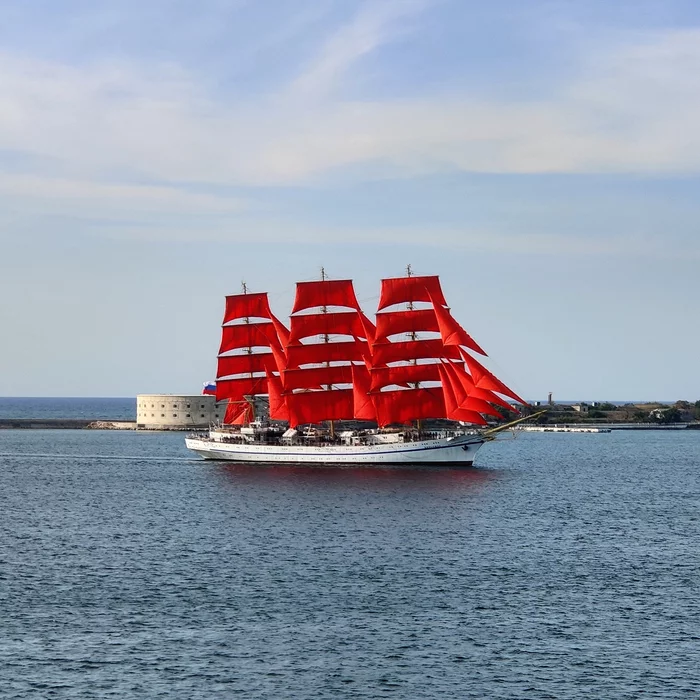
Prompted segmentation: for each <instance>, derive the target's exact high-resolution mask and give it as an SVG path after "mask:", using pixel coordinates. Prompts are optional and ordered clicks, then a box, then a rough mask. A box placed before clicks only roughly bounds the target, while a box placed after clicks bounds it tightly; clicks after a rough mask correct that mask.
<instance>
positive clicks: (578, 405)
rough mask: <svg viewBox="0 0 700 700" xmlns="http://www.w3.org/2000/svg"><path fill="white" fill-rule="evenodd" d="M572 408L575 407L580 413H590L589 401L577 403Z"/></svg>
mask: <svg viewBox="0 0 700 700" xmlns="http://www.w3.org/2000/svg"><path fill="white" fill-rule="evenodd" d="M571 408H573V409H574V411H577V412H578V413H588V404H587V403H575V404H574V405H573V406H572V407H571Z"/></svg>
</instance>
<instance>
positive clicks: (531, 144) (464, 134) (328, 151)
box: [0, 3, 700, 185]
mask: <svg viewBox="0 0 700 700" xmlns="http://www.w3.org/2000/svg"><path fill="white" fill-rule="evenodd" d="M382 7H383V8H384V11H383V12H378V11H373V12H371V13H369V12H368V13H367V14H365V15H362V17H361V18H360V19H356V20H355V21H354V22H353V23H352V24H351V25H350V27H349V28H347V29H346V30H343V31H340V32H338V33H336V35H335V37H334V38H333V39H332V40H330V41H329V44H328V45H327V46H326V47H325V48H324V49H323V50H322V51H321V55H320V57H319V59H318V60H317V61H316V62H315V63H314V64H313V65H312V66H310V67H309V68H308V70H306V71H305V72H303V73H302V74H301V75H300V76H299V77H298V79H296V80H295V81H294V82H293V83H292V84H291V86H281V89H280V91H279V92H278V93H277V94H276V95H273V96H269V97H264V98H258V99H255V100H251V101H238V102H237V103H236V104H229V103H228V102H227V101H226V100H225V99H216V98H215V96H213V95H211V94H205V93H204V92H203V91H202V89H201V88H200V87H199V85H198V83H197V80H196V79H195V78H194V76H192V75H189V74H187V73H185V72H184V71H182V70H181V69H179V68H177V67H175V66H172V65H159V66H150V67H149V68H148V69H143V68H142V67H140V66H128V65H118V66H117V65H113V64H112V65H93V66H90V67H81V68H77V67H69V66H60V65H55V64H47V63H45V62H41V61H32V60H27V59H20V58H18V57H16V56H11V55H7V54H5V55H2V56H0V68H1V71H0V95H1V97H0V148H4V149H13V150H19V151H24V152H27V153H30V154H34V155H37V156H41V157H46V158H49V159H52V160H53V161H54V162H59V163H61V164H62V166H63V168H64V169H65V171H66V172H72V173H74V174H82V175H83V176H94V175H100V176H103V175H105V174H110V175H111V176H114V175H115V174H116V175H120V176H121V177H124V178H127V177H130V176H138V177H141V178H144V177H146V178H152V179H155V180H158V181H164V182H167V181H171V182H203V183H223V184H228V185H235V184H253V185H265V184H280V183H281V184H284V183H290V184H294V183H300V182H304V181H308V180H309V179H310V178H314V177H317V176H320V175H322V174H324V173H328V172H334V171H337V170H338V169H339V168H344V167H347V166H353V167H355V168H357V166H358V165H362V166H363V167H364V168H365V172H364V175H365V176H373V175H376V174H377V173H380V174H383V175H386V174H392V175H393V174H397V175H398V174H405V173H409V174H418V173H426V172H439V171H444V170H451V169H458V170H462V171H471V172H504V173H507V172H511V173H541V172H561V173H572V172H638V173H659V172H667V173H674V172H676V173H683V172H685V173H688V172H698V171H700V130H698V128H697V126H696V125H697V124H698V123H700V30H687V31H667V32H659V33H656V34H649V35H646V36H638V35H635V36H633V37H627V38H626V39H625V41H622V40H621V42H620V44H619V45H616V46H609V47H607V48H606V49H605V50H600V51H599V52H598V53H596V54H595V55H593V56H591V55H588V56H583V57H582V59H581V73H580V75H578V76H576V77H574V78H572V79H571V80H570V82H569V83H568V84H565V85H562V86H561V87H560V89H559V91H558V92H557V93H556V94H552V95H550V96H549V97H548V98H546V99H540V100H537V101H524V100H512V101H505V100H501V101H494V100H485V99H479V98H478V97H476V96H468V95H455V94H453V95H448V96H444V97H443V98H441V99H431V100H416V99H413V100H410V101H409V100H407V101H402V100H389V99H387V100H382V101H377V100H374V101H360V100H353V101H347V100H345V101H344V100H342V99H339V98H337V97H334V96H333V95H332V90H331V88H332V86H333V84H335V83H337V82H339V81H341V80H342V75H343V72H344V71H345V70H347V69H348V68H349V67H350V66H351V65H353V62H354V61H356V60H357V59H358V58H359V57H360V56H362V55H363V54H364V53H365V52H366V51H369V50H371V49H372V48H375V47H377V46H379V45H380V44H381V43H382V41H384V40H386V38H387V36H388V35H389V34H388V32H389V30H388V27H390V26H391V23H392V21H393V20H396V19H397V18H398V17H402V16H404V14H401V13H399V12H398V10H397V9H396V8H397V7H398V5H396V4H395V3H392V4H390V5H387V6H382ZM401 7H403V6H401ZM411 7H412V8H413V10H414V11H416V7H417V6H416V5H411ZM386 8H392V10H391V11H389V10H388V9H386ZM300 92H308V93H313V94H314V96H315V98H314V100H313V101H311V102H310V104H304V102H303V100H299V93H300ZM354 172H355V174H356V175H357V174H358V173H359V176H360V177H362V173H361V171H357V170H355V171H354Z"/></svg>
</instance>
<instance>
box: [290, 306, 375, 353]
mask: <svg viewBox="0 0 700 700" xmlns="http://www.w3.org/2000/svg"><path fill="white" fill-rule="evenodd" d="M314 335H323V336H327V335H351V336H354V337H355V338H364V337H365V327H364V325H363V323H362V320H361V318H360V315H359V314H358V313H357V312H356V311H344V312H339V313H321V314H306V315H304V316H292V318H291V325H290V333H289V344H290V345H292V344H295V343H298V342H299V341H300V340H301V339H302V338H309V337H311V336H314Z"/></svg>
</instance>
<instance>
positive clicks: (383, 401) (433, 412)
mask: <svg viewBox="0 0 700 700" xmlns="http://www.w3.org/2000/svg"><path fill="white" fill-rule="evenodd" d="M372 398H373V401H374V405H375V407H376V409H377V422H378V423H379V425H380V426H381V427H386V426H387V425H392V424H400V423H410V422H411V421H414V420H420V419H422V418H446V417H447V416H446V414H445V399H444V398H443V394H442V388H441V387H434V388H430V389H405V390H401V391H381V392H379V393H377V394H374V395H373V397H372Z"/></svg>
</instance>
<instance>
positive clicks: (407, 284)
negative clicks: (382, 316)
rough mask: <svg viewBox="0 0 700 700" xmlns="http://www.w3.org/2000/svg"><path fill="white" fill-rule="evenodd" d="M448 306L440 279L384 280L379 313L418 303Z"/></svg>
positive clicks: (398, 278) (431, 277)
mask: <svg viewBox="0 0 700 700" xmlns="http://www.w3.org/2000/svg"><path fill="white" fill-rule="evenodd" d="M431 297H432V299H435V300H436V301H437V303H439V304H442V305H443V306H447V302H446V301H445V297H444V295H443V293H442V287H441V286H440V278H439V277H437V276H430V277H415V276H412V277H396V278H392V279H384V280H382V290H381V294H380V295H379V307H378V309H377V310H378V311H381V310H382V309H386V308H387V306H393V305H394V304H404V303H409V304H412V303H413V302H416V301H430V300H431Z"/></svg>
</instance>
